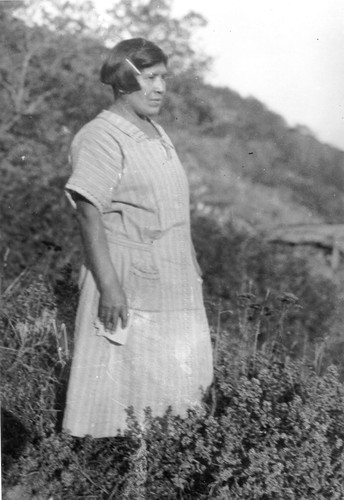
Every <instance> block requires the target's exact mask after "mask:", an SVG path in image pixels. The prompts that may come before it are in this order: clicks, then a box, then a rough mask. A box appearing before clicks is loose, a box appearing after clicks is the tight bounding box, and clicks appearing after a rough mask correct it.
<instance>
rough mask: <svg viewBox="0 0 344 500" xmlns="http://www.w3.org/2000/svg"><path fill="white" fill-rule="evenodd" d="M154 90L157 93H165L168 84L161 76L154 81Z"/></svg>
mask: <svg viewBox="0 0 344 500" xmlns="http://www.w3.org/2000/svg"><path fill="white" fill-rule="evenodd" d="M154 90H155V91H156V92H165V90H166V82H165V80H164V78H162V77H161V76H156V77H155V79H154Z"/></svg>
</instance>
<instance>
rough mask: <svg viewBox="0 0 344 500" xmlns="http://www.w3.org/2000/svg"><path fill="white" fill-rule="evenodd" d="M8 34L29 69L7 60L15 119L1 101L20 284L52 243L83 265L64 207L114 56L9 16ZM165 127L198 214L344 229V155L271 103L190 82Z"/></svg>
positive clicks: (257, 225)
mask: <svg viewBox="0 0 344 500" xmlns="http://www.w3.org/2000/svg"><path fill="white" fill-rule="evenodd" d="M3 27H4V30H3V32H4V34H5V35H6V34H7V38H6V44H7V48H8V54H7V55H8V57H10V54H12V55H13V54H14V55H15V57H14V58H13V61H14V62H15V64H16V65H17V66H15V65H14V66H13V64H12V66H10V65H9V63H8V61H9V59H8V58H6V51H5V52H4V53H3V54H2V59H1V64H0V66H1V68H2V74H3V75H4V77H5V80H4V81H7V82H8V85H9V84H11V83H12V84H13V87H12V90H13V91H14V92H15V91H17V94H14V95H17V101H16V102H17V109H16V110H15V109H14V108H13V106H11V101H10V99H9V98H8V92H7V91H6V86H5V87H3V88H2V90H1V94H2V98H3V99H2V100H3V102H4V105H5V106H4V113H3V114H2V116H3V122H2V125H1V129H0V134H1V150H0V151H1V158H2V160H1V171H2V183H1V188H0V189H1V200H2V210H1V218H2V219H1V228H2V245H3V250H2V255H3V254H4V252H5V249H6V247H8V248H9V249H10V251H11V253H10V255H9V258H8V261H7V264H8V266H7V272H8V273H9V274H8V277H9V279H12V278H13V277H14V276H15V275H17V274H18V272H19V271H20V269H23V268H24V267H25V266H26V265H27V263H32V262H33V261H34V259H35V255H37V252H40V251H43V250H44V249H45V247H44V242H53V243H54V244H55V245H57V246H59V247H62V248H63V249H64V252H65V254H64V257H63V258H62V260H63V262H64V263H66V262H67V261H68V260H69V258H70V255H71V253H73V247H75V238H76V236H75V232H76V228H75V225H72V226H71V224H70V220H71V212H70V209H69V207H68V206H67V203H66V201H65V200H64V197H63V184H64V182H65V180H66V178H67V176H68V173H69V167H68V164H67V155H68V147H69V143H70V140H71V137H72V136H73V134H74V133H75V132H76V131H77V130H78V128H80V126H82V124H84V123H85V122H86V121H88V120H89V119H91V118H92V117H93V116H95V115H96V114H97V113H98V112H99V111H100V110H101V109H103V108H104V107H107V106H108V105H109V104H110V103H111V99H112V97H111V92H110V91H109V89H107V88H104V87H102V86H101V85H100V84H99V83H97V81H98V71H99V64H98V61H99V57H103V55H104V50H105V49H104V48H103V47H102V46H101V44H100V43H99V42H98V41H97V40H96V39H94V38H87V37H86V36H84V38H82V37H81V38H80V39H78V40H75V39H71V38H70V36H69V35H68V34H66V35H65V36H64V37H62V36H60V37H59V38H58V39H57V38H56V36H55V35H54V34H53V33H52V32H50V31H47V30H46V29H45V28H34V29H32V28H28V27H25V26H24V25H23V24H22V23H21V22H20V21H18V20H15V19H8V18H6V16H5V18H4V19H3ZM14 32H15V33H17V34H18V36H16V37H15V38H14V36H13V34H14ZM25 37H29V38H30V37H31V39H32V40H33V41H32V43H33V44H36V45H34V49H35V50H36V52H37V53H35V51H34V50H33V53H32V56H31V59H30V65H29V66H28V67H27V68H26V71H27V74H26V77H25V78H26V79H25V86H24V87H21V86H20V85H21V83H20V81H18V79H17V77H16V73H18V71H19V70H20V69H23V64H24V62H25V56H27V50H28V49H27V48H26V46H25V43H24V41H25ZM42 39H46V42H45V45H44V46H43V45H42V44H41V40H42ZM105 51H106V50H105ZM48 62H49V64H48ZM12 94H13V92H12ZM12 94H11V95H12ZM20 96H21V98H22V101H21V102H19V101H18V99H19V97H20ZM23 96H24V97H23ZM160 120H161V123H162V124H163V125H164V126H165V127H166V129H167V131H168V132H169V133H170V135H171V136H172V138H173V140H174V142H175V144H176V147H177V150H178V152H179V154H180V157H181V160H182V162H183V164H184V165H185V168H186V170H187V172H188V176H189V180H190V184H191V196H192V207H193V209H194V210H195V211H197V212H199V213H201V214H203V215H212V216H214V217H215V218H216V219H217V220H218V221H222V222H224V221H227V220H232V221H233V223H234V224H236V226H237V227H238V228H239V229H243V230H247V231H248V232H249V233H252V232H254V233H256V232H257V231H261V230H263V231H265V230H269V228H271V227H275V226H277V225H279V224H294V223H313V222H325V223H341V222H342V220H343V216H344V195H343V193H344V153H343V152H341V151H339V150H337V149H335V148H332V147H330V146H328V145H326V144H321V143H320V142H319V141H318V140H317V139H316V138H315V137H313V135H312V134H311V132H310V131H307V130H305V129H304V128H302V127H299V128H290V127H288V125H287V124H286V123H285V121H284V120H283V118H282V117H281V116H279V115H277V114H275V113H272V112H271V111H269V110H268V109H267V108H266V107H265V106H264V105H263V104H262V103H260V102H259V101H257V100H255V99H253V98H249V99H244V98H242V97H241V96H240V95H238V94H237V93H235V92H233V91H231V90H230V89H228V88H216V87H212V86H210V85H206V84H204V83H203V80H202V78H201V77H199V76H198V75H197V73H195V71H193V70H187V71H186V72H184V73H183V72H182V73H178V74H176V76H175V77H174V78H173V79H172V81H171V84H170V90H169V96H168V99H167V102H166V106H165V109H164V112H163V114H162V116H161V117H160ZM42 242H43V247H42ZM42 248H43V250H42Z"/></svg>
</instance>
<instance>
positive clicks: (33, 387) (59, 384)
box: [2, 273, 344, 500]
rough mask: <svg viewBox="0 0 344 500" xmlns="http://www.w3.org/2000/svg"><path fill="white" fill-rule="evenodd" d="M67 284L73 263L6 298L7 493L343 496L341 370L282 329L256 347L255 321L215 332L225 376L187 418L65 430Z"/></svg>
mask: <svg viewBox="0 0 344 500" xmlns="http://www.w3.org/2000/svg"><path fill="white" fill-rule="evenodd" d="M24 285H25V286H24ZM67 292H68V293H69V297H74V294H75V290H74V289H73V287H71V286H70V283H69V281H68V273H67V275H65V281H62V282H60V283H59V286H58V287H56V286H55V287H53V286H50V285H48V284H47V283H46V282H45V280H44V277H42V276H40V275H38V276H31V279H29V280H28V282H27V283H26V284H25V283H24V282H22V283H21V286H18V288H16V287H13V288H12V297H11V300H9V297H7V299H8V303H6V301H5V304H4V308H3V315H2V327H3V331H4V336H3V339H4V342H3V347H2V353H3V354H4V356H3V363H2V381H3V384H2V400H3V430H4V433H3V435H4V439H3V478H4V487H5V495H6V494H7V495H8V498H13V495H14V492H16V494H17V495H18V496H20V497H21V498H23V499H26V498H27V499H30V498H36V499H47V498H50V497H53V498H54V499H56V500H57V499H61V500H62V499H63V500H68V499H73V500H74V499H75V498H87V499H97V500H101V499H116V500H117V499H118V500H120V499H131V498H132V499H135V500H137V499H140V498H149V499H150V500H154V499H156V500H158V499H159V500H160V499H171V500H172V499H176V500H177V499H185V500H191V499H192V500H196V499H197V500H202V499H216V500H220V499H228V498H231V500H236V499H238V500H239V499H254V500H258V499H262V500H269V499H271V500H278V499H280V500H286V499H295V500H296V499H297V500H299V499H314V500H315V499H316V500H318V499H320V500H321V499H327V498H331V499H341V498H343V495H344V486H343V485H344V388H343V385H342V384H341V382H340V380H339V377H338V373H337V371H336V369H335V368H334V367H330V368H329V369H328V370H327V371H326V373H325V374H324V376H320V375H318V374H317V373H316V372H315V371H314V370H313V369H312V368H310V367H308V366H307V365H305V364H304V363H302V362H301V361H292V360H290V358H289V356H288V353H287V352H286V351H285V350H283V349H281V350H279V349H278V342H277V340H276V338H275V337H272V340H271V342H270V344H269V345H267V346H266V349H265V351H264V352H262V351H261V352H259V350H258V349H257V346H251V348H247V341H248V339H249V335H246V336H245V331H244V329H242V330H240V331H239V332H238V338H239V341H238V342H236V343H235V342H232V343H231V342H229V340H228V334H227V333H226V332H225V331H221V330H218V331H216V332H214V337H215V349H214V356H215V382H214V386H213V388H212V391H211V394H209V395H207V397H205V400H204V405H203V407H202V408H199V409H197V410H196V409H194V410H191V409H190V411H189V413H188V416H187V418H184V419H182V418H180V417H178V416H174V415H173V413H172V411H171V410H169V411H167V413H166V414H165V416H164V417H163V418H153V416H152V415H151V413H150V410H149V409H147V412H146V423H145V426H144V428H143V429H142V428H140V426H139V425H138V423H137V421H136V419H135V412H134V409H128V431H127V432H126V433H124V434H123V435H121V436H117V437H115V438H104V439H92V438H91V437H86V438H84V439H80V438H74V437H71V436H68V435H65V434H63V433H62V434H61V433H60V431H59V420H60V415H61V401H60V400H59V398H60V395H61V392H63V387H64V386H65V380H66V369H67V367H68V359H69V357H70V354H69V353H70V351H69V346H68V343H67V342H66V341H65V330H64V328H63V326H62V325H63V323H61V317H60V318H59V317H58V315H57V313H56V310H57V309H56V304H58V303H59V300H61V296H63V294H66V295H67ZM59 296H60V298H59ZM74 298H75V297H74ZM15 299H16V300H15ZM249 305H250V302H249V301H248V302H246V306H243V307H246V312H245V314H247V313H248V310H249ZM66 311H67V312H68V308H67V309H66ZM68 314H69V312H68ZM24 318H26V319H25V321H26V322H25V321H24V322H23V320H24ZM23 323H24V324H25V325H26V326H25V328H24V327H23ZM6 492H7V493H6ZM11 495H12V496H11ZM5 498H6V496H5Z"/></svg>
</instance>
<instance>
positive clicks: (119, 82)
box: [100, 38, 168, 98]
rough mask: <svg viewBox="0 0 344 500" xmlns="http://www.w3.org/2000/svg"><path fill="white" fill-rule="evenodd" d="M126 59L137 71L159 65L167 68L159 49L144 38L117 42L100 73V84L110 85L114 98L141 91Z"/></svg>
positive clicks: (166, 59) (165, 57)
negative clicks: (161, 64)
mask: <svg viewBox="0 0 344 500" xmlns="http://www.w3.org/2000/svg"><path fill="white" fill-rule="evenodd" d="M126 59H128V60H129V61H130V62H131V63H132V64H134V66H135V67H136V68H137V69H138V70H139V71H142V70H143V69H144V68H149V67H150V66H154V65H155V64H159V63H163V64H165V65H166V66H167V62H168V57H167V56H166V54H165V53H164V52H163V51H162V50H161V49H160V47H158V46H157V45H155V44H154V43H153V42H150V41H148V40H145V39H144V38H131V39H129V40H123V41H122V42H119V43H118V44H117V45H115V47H113V49H112V50H111V51H110V53H109V55H108V57H107V59H106V61H105V62H104V64H103V66H102V68H101V71H100V80H101V82H102V83H105V84H106V85H111V87H112V89H113V92H114V95H115V98H117V97H118V96H119V95H120V94H130V93H131V92H135V91H137V90H140V89H141V87H140V84H139V82H138V81H137V78H136V72H135V70H134V68H133V67H132V66H131V65H130V64H129V63H128V61H127V60H126Z"/></svg>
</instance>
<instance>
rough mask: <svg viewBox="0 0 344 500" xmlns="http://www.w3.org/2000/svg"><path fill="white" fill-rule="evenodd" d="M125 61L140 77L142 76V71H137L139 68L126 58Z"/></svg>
mask: <svg viewBox="0 0 344 500" xmlns="http://www.w3.org/2000/svg"><path fill="white" fill-rule="evenodd" d="M125 60H126V61H127V63H128V64H129V65H130V66H131V67H132V68H133V70H134V71H136V73H137V74H138V75H141V71H140V70H139V69H137V67H136V66H135V64H133V63H132V62H131V61H130V60H129V59H127V58H125Z"/></svg>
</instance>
